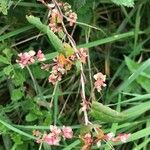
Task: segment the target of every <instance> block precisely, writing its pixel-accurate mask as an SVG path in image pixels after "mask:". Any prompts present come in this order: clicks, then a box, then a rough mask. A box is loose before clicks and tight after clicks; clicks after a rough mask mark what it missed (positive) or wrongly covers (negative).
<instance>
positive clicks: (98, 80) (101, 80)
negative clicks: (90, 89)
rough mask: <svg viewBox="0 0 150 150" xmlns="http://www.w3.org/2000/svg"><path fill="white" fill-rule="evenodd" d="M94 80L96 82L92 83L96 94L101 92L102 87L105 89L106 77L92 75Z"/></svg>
mask: <svg viewBox="0 0 150 150" xmlns="http://www.w3.org/2000/svg"><path fill="white" fill-rule="evenodd" d="M94 79H95V80H96V81H95V83H94V87H95V88H96V89H97V91H98V92H100V91H101V90H102V87H105V86H106V84H105V81H106V75H103V74H102V73H101V72H99V73H97V74H95V75H94Z"/></svg>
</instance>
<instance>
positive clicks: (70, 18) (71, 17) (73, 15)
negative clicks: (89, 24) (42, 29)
mask: <svg viewBox="0 0 150 150" xmlns="http://www.w3.org/2000/svg"><path fill="white" fill-rule="evenodd" d="M67 21H69V26H73V25H74V23H76V21H77V14H76V13H74V12H71V13H69V15H68V18H67Z"/></svg>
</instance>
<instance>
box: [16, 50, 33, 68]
mask: <svg viewBox="0 0 150 150" xmlns="http://www.w3.org/2000/svg"><path fill="white" fill-rule="evenodd" d="M34 55H35V52H34V51H29V52H25V53H20V54H18V56H19V59H17V60H16V62H17V63H18V64H19V65H20V67H21V68H22V69H23V68H24V67H26V66H28V65H30V64H33V63H34V62H35V60H34Z"/></svg>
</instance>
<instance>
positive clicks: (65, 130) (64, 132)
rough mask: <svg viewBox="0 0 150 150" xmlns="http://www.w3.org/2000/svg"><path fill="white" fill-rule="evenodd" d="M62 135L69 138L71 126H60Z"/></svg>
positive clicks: (70, 136)
mask: <svg viewBox="0 0 150 150" xmlns="http://www.w3.org/2000/svg"><path fill="white" fill-rule="evenodd" d="M62 135H63V137H64V138H65V139H71V138H72V137H73V131H72V128H71V127H65V126H63V128H62Z"/></svg>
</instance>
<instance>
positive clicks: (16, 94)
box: [11, 88, 24, 101]
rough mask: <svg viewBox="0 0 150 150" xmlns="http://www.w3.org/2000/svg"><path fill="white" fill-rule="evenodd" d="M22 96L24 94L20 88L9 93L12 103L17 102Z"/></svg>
mask: <svg viewBox="0 0 150 150" xmlns="http://www.w3.org/2000/svg"><path fill="white" fill-rule="evenodd" d="M23 95H24V94H23V92H22V90H21V89H20V88H19V89H13V90H12V93H11V99H12V100H13V101H18V100H20V99H21V98H22V97H23Z"/></svg>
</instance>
